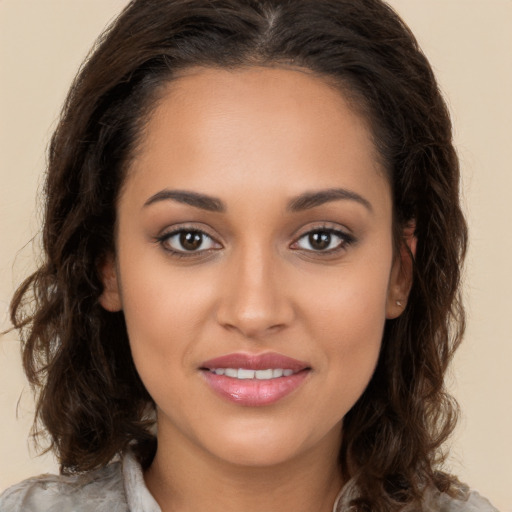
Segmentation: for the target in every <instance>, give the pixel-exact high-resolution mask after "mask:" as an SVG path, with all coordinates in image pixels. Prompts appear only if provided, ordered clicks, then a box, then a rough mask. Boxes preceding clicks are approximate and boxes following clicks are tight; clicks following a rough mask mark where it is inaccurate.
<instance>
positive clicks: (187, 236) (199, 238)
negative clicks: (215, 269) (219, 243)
mask: <svg viewBox="0 0 512 512" xmlns="http://www.w3.org/2000/svg"><path fill="white" fill-rule="evenodd" d="M202 243H203V235H202V233H199V231H182V232H181V233H180V245H181V247H183V249H185V250H186V251H197V249H199V248H200V247H201V244H202Z"/></svg>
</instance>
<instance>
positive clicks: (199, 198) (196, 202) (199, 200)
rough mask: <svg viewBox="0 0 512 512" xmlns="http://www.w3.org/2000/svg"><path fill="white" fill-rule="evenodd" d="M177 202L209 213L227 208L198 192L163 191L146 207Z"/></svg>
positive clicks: (149, 201) (213, 198)
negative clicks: (160, 202) (166, 202)
mask: <svg viewBox="0 0 512 512" xmlns="http://www.w3.org/2000/svg"><path fill="white" fill-rule="evenodd" d="M169 200H171V201H176V202H178V203H183V204H188V205H190V206H194V207H195V208H200V209H201V210H207V211H209V212H224V211H226V206H225V205H224V203H223V202H222V201H221V200H220V199H217V198H215V197H211V196H207V195H205V194H199V193H197V192H188V191H185V190H167V189H165V190H161V191H160V192H157V193H156V194H154V195H152V196H151V197H150V198H149V199H148V200H147V201H146V202H145V203H144V207H146V206H149V205H151V204H154V203H157V202H159V201H169Z"/></svg>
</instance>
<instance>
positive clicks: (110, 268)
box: [98, 254, 123, 313]
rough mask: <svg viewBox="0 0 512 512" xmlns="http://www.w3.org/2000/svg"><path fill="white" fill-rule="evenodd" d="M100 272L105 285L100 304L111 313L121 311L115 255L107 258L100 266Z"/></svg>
mask: <svg viewBox="0 0 512 512" xmlns="http://www.w3.org/2000/svg"><path fill="white" fill-rule="evenodd" d="M98 270H99V272H100V277H101V281H102V283H103V292H102V293H101V295H100V298H99V303H100V304H101V305H102V306H103V308H104V309H106V310H107V311H110V312H111V313H115V312H117V311H121V310H122V309H123V306H122V303H121V294H120V291H119V282H118V278H117V268H116V262H115V258H114V255H112V254H110V255H109V256H107V257H106V258H105V259H104V260H103V261H102V262H101V264H100V265H99V266H98Z"/></svg>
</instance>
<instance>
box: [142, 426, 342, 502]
mask: <svg viewBox="0 0 512 512" xmlns="http://www.w3.org/2000/svg"><path fill="white" fill-rule="evenodd" d="M332 437H333V440H336V439H337V441H336V442H337V446H338V448H339V438H340V437H341V436H340V435H339V434H337V433H333V436H332ZM169 441H170V440H168V439H166V436H165V435H164V434H162V433H161V432H159V436H158V449H157V453H156V455H155V458H154V460H153V463H152V465H151V467H150V468H149V469H148V470H147V472H146V474H145V480H146V484H147V486H148V489H149V491H150V492H151V494H152V495H153V496H154V498H155V499H156V501H157V502H158V504H159V505H160V508H161V509H162V512H200V511H204V510H208V511H209V512H235V511H240V510H243V511H244V512H273V511H279V512H331V511H332V507H333V503H334V500H335V498H336V495H337V494H338V492H339V490H340V489H341V486H342V483H343V482H342V478H341V471H340V467H339V464H338V460H337V459H338V450H333V443H332V440H331V442H326V443H323V444H322V445H321V446H317V447H315V448H313V449H311V450H309V451H307V452H305V453H302V454H300V455H298V456H296V457H295V458H294V459H293V460H289V461H286V462H283V463H280V464H275V465H273V466H256V467H255V466H250V465H239V464H232V463H230V462H226V461H224V460H221V459H219V458H217V457H215V456H213V455H212V454H209V453H205V452H201V450H198V449H197V447H195V446H193V445H192V444H191V443H190V442H189V441H187V440H186V439H183V438H181V439H179V440H178V439H176V440H175V441H179V442H169Z"/></svg>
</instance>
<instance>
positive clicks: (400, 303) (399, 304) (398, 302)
mask: <svg viewBox="0 0 512 512" xmlns="http://www.w3.org/2000/svg"><path fill="white" fill-rule="evenodd" d="M396 305H397V306H398V307H399V308H401V307H403V304H402V301H400V300H397V301H396Z"/></svg>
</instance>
